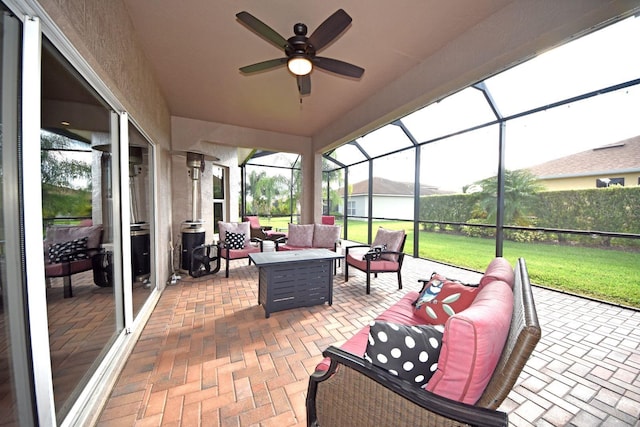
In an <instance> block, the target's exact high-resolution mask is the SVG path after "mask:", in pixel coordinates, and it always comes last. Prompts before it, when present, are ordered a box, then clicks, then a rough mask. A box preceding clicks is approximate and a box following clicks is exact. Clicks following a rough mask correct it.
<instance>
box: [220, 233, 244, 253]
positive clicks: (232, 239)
mask: <svg viewBox="0 0 640 427" xmlns="http://www.w3.org/2000/svg"><path fill="white" fill-rule="evenodd" d="M224 241H225V242H226V243H227V247H228V248H229V249H242V248H244V234H242V233H232V232H230V231H227V232H226V234H225V236H224Z"/></svg>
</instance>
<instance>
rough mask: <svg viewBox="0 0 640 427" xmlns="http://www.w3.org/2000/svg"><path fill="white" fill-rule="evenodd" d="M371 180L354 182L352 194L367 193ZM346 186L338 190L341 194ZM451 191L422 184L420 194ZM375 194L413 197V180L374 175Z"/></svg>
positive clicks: (448, 192)
mask: <svg viewBox="0 0 640 427" xmlns="http://www.w3.org/2000/svg"><path fill="white" fill-rule="evenodd" d="M368 185H369V181H360V182H356V183H355V184H353V188H352V192H351V195H352V196H359V195H366V194H368V192H369V187H368ZM343 191H344V188H340V190H338V192H339V194H344V193H343ZM450 193H451V192H450V191H444V190H440V189H438V187H434V186H432V185H426V184H422V185H420V195H421V196H430V195H433V194H450ZM373 194H374V195H377V196H411V197H413V182H398V181H392V180H390V179H385V178H380V177H374V178H373Z"/></svg>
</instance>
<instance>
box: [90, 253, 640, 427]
mask: <svg viewBox="0 0 640 427" xmlns="http://www.w3.org/2000/svg"><path fill="white" fill-rule="evenodd" d="M223 263H224V261H223ZM433 271H437V272H439V273H442V274H445V275H447V276H449V277H458V278H460V279H462V280H468V281H470V280H474V279H475V280H477V278H478V277H479V276H478V274H477V273H473V272H468V271H465V270H459V269H455V268H452V267H448V266H443V265H441V264H436V263H432V262H429V261H426V260H419V259H413V258H410V257H407V258H405V264H404V267H403V282H404V285H405V286H404V289H403V290H398V288H397V282H396V276H395V274H381V275H379V277H378V278H377V279H372V289H371V294H370V295H366V294H365V289H364V288H365V285H364V274H363V273H361V272H359V271H357V270H355V269H354V270H352V271H351V272H350V273H351V275H350V279H349V281H348V282H346V283H345V282H344V278H343V276H342V270H341V269H340V268H339V269H338V275H337V276H336V278H335V282H334V297H333V305H332V306H328V305H322V306H315V307H309V308H299V309H293V310H287V311H282V312H276V313H272V314H271V317H270V318H268V319H266V318H265V317H264V310H263V309H262V307H261V306H259V305H258V304H257V290H258V286H257V269H256V267H255V266H253V265H252V266H247V263H246V260H241V261H234V262H232V264H231V272H230V277H229V278H228V279H225V278H224V274H220V273H218V274H216V275H212V276H206V277H205V278H202V279H193V278H189V277H184V276H183V280H181V281H180V282H178V284H176V285H172V286H169V287H168V288H167V289H166V290H165V292H164V293H163V295H162V297H161V299H160V301H159V303H158V305H157V307H156V308H155V310H154V312H153V314H152V315H151V318H150V320H149V322H148V324H147V325H146V327H145V329H144V331H143V333H142V335H141V337H140V339H139V341H138V343H137V344H136V346H135V348H134V350H133V353H132V354H131V356H130V357H129V359H128V361H127V364H126V366H125V368H124V371H123V372H122V374H121V376H120V378H119V380H118V382H117V384H116V386H115V387H114V389H113V391H112V394H111V397H110V399H109V401H108V403H107V405H106V407H105V408H104V410H103V412H102V414H101V417H100V421H99V425H100V426H103V427H106V426H118V427H120V426H276V427H285V426H303V425H305V424H306V418H305V417H306V413H305V396H306V390H307V383H308V378H309V374H310V373H311V372H313V370H314V367H315V366H316V364H317V363H318V362H319V361H320V360H321V359H322V356H321V353H322V351H323V350H324V349H325V348H326V347H327V346H329V345H332V344H333V345H340V344H341V343H342V342H344V341H345V340H346V339H348V338H349V337H350V336H351V335H352V334H353V333H354V332H355V331H357V330H359V329H360V328H361V327H362V326H363V325H365V324H366V323H367V322H368V321H369V320H370V319H371V318H372V317H375V316H376V315H377V314H379V313H380V312H382V311H383V310H384V309H385V308H387V307H388V306H389V305H391V304H393V303H394V302H395V301H397V300H398V299H399V298H401V296H402V295H404V293H405V292H406V291H407V290H413V289H415V290H417V289H419V283H418V282H417V280H418V279H419V278H426V277H429V276H430V275H431V273H432V272H433ZM534 298H535V301H536V306H537V311H538V317H539V320H540V324H541V327H542V339H541V340H540V343H539V344H538V346H537V347H536V350H535V351H534V354H533V355H532V357H531V358H530V360H529V362H528V363H527V365H526V367H525V369H524V371H523V373H522V375H521V377H520V379H519V381H518V383H517V384H516V386H515V387H514V389H513V391H512V392H511V393H510V395H509V397H508V398H507V400H506V401H505V402H504V403H503V404H502V406H501V409H502V410H504V411H506V412H508V413H509V421H510V423H511V424H512V425H515V426H530V425H535V426H563V425H575V426H599V425H631V426H640V421H639V417H640V312H638V311H635V310H629V309H624V308H620V307H616V306H611V305H608V304H604V303H600V302H596V301H591V300H587V299H583V298H578V297H574V296H571V295H567V294H563V293H559V292H555V291H551V290H548V289H544V288H539V287H536V288H535V289H534Z"/></svg>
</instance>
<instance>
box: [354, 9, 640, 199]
mask: <svg viewBox="0 0 640 427" xmlns="http://www.w3.org/2000/svg"><path fill="white" fill-rule="evenodd" d="M639 44H640V18H634V17H631V18H628V19H626V20H624V21H621V22H619V23H616V24H614V25H611V26H609V27H607V28H604V29H602V30H600V31H598V32H595V33H592V34H589V35H587V36H584V37H581V38H579V39H576V40H574V41H572V42H570V43H567V44H565V45H563V46H560V47H558V48H556V49H553V50H550V51H547V52H545V53H542V54H540V55H538V56H537V57H536V58H534V59H532V60H530V61H528V62H526V63H523V64H520V65H518V66H516V67H514V68H512V69H510V70H506V71H505V72H502V73H500V74H499V75H496V76H494V77H492V78H490V79H487V80H486V81H485V82H486V85H487V87H488V88H489V90H490V91H491V94H492V96H493V97H494V99H495V100H496V103H497V104H498V108H499V110H500V112H501V114H502V115H503V116H509V115H512V114H514V113H519V112H522V111H527V110H529V109H532V108H537V107H540V106H544V105H548V104H550V103H552V102H556V101H560V100H563V99H567V98H571V97H574V96H577V95H581V94H583V93H588V92H591V91H594V90H598V89H601V88H605V87H608V86H611V85H615V84H618V83H622V82H626V81H629V80H633V79H637V78H640V55H639V54H638V52H640V46H638V45H639ZM639 114H640V88H638V87H637V86H636V87H631V88H627V89H625V90H621V91H617V92H615V93H609V94H605V95H599V96H596V97H593V98H590V99H587V100H583V101H580V102H576V103H572V104H568V105H564V106H562V107H557V108H553V109H547V110H545V111H544V112H541V113H537V114H533V115H529V116H526V117H524V118H519V119H514V120H509V121H508V122H507V126H506V140H507V148H506V160H505V162H506V167H507V169H521V168H526V167H530V166H534V165H537V164H540V163H543V162H546V161H549V160H552V159H556V158H559V157H563V156H566V155H569V154H573V153H577V152H580V151H585V150H588V149H592V148H594V147H599V146H602V145H607V144H611V143H614V142H617V141H620V140H623V139H627V138H630V137H633V136H636V135H640V120H639ZM491 117H492V116H491V114H490V111H489V110H488V108H487V107H486V104H483V101H481V97H480V92H479V91H477V90H476V89H473V88H468V89H465V90H463V91H461V92H459V93H458V94H455V95H453V96H452V97H450V98H448V99H444V100H442V101H440V102H439V103H437V104H432V105H431V106H428V107H425V108H424V109H423V110H422V111H418V112H416V113H413V114H412V115H410V116H407V117H405V118H403V119H402V121H403V122H404V123H405V124H406V125H407V127H408V128H409V130H410V131H411V132H412V133H413V134H414V136H415V137H416V139H417V140H418V141H426V140H429V139H432V138H434V137H436V136H438V135H445V134H448V133H451V132H454V131H457V130H462V129H464V128H468V127H470V126H472V125H474V124H479V123H486V122H487V121H489V120H491ZM393 128H396V127H395V126H393ZM394 132H395V131H390V130H388V129H384V128H383V129H380V130H378V131H376V132H373V133H371V134H369V135H367V136H366V137H364V138H363V139H361V140H360V142H362V143H363V145H367V146H370V147H372V151H375V147H380V148H383V149H387V150H388V149H389V148H390V147H394V148H395V145H396V143H390V142H389V141H390V136H391V135H392V134H393V133H394ZM497 140H498V136H497V130H496V129H495V127H494V128H492V129H485V130H481V131H476V132H474V133H470V134H465V135H462V136H458V137H455V138H454V140H453V141H452V140H447V141H442V142H436V143H433V144H429V145H427V146H424V147H423V150H422V151H423V156H422V162H421V173H420V176H421V182H422V183H423V184H429V185H435V186H437V187H439V188H441V189H446V190H451V191H461V188H462V186H464V185H468V184H471V183H473V182H475V181H477V180H480V179H484V178H486V177H488V176H494V175H495V173H496V168H497V165H496V164H495V161H496V160H495V159H496V158H497V156H496V155H495V152H496V151H495V150H497ZM401 146H406V145H405V142H401V143H398V147H401ZM487 152H489V153H491V154H490V155H487ZM412 153H413V151H412V150H409V151H407V152H406V153H402V154H398V155H396V156H393V157H392V158H389V159H386V160H385V161H384V162H383V161H378V162H377V163H374V175H376V176H384V177H386V178H389V179H393V180H396V181H407V182H412V181H413V179H414V167H413V163H414V160H413V154H412ZM452 158H455V159H456V161H455V163H454V162H451V161H450V160H449V159H452ZM483 158H484V159H490V161H483ZM442 159H447V160H446V161H442ZM366 178H367V168H366V167H357V168H350V177H349V180H350V182H357V181H360V180H364V179H366Z"/></svg>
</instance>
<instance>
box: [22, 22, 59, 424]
mask: <svg viewBox="0 0 640 427" xmlns="http://www.w3.org/2000/svg"><path fill="white" fill-rule="evenodd" d="M41 50H42V35H41V32H40V20H39V19H38V18H31V17H25V20H24V31H23V50H22V132H21V133H22V153H23V156H22V171H23V194H25V196H26V195H27V194H28V196H26V197H24V198H23V201H22V203H23V206H24V223H25V224H26V225H30V226H25V231H24V240H25V251H26V257H25V258H26V259H25V272H26V277H27V306H28V307H29V330H30V334H31V336H30V338H31V348H32V349H33V351H32V360H33V379H34V386H35V399H36V406H37V412H38V424H39V425H41V426H53V425H56V414H55V404H54V401H53V382H52V379H51V355H50V347H49V326H48V319H47V298H46V283H45V277H44V257H43V256H42V230H41V229H40V227H38V226H35V227H34V226H33V225H34V224H42V194H41V192H40V188H41V186H42V176H41V171H40V161H39V159H40V156H37V157H36V158H35V159H34V158H33V157H34V156H28V155H26V153H39V152H40V122H41V118H40V104H41V90H40V75H41V63H40V58H41ZM34 189H35V190H37V191H33V190H34Z"/></svg>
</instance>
